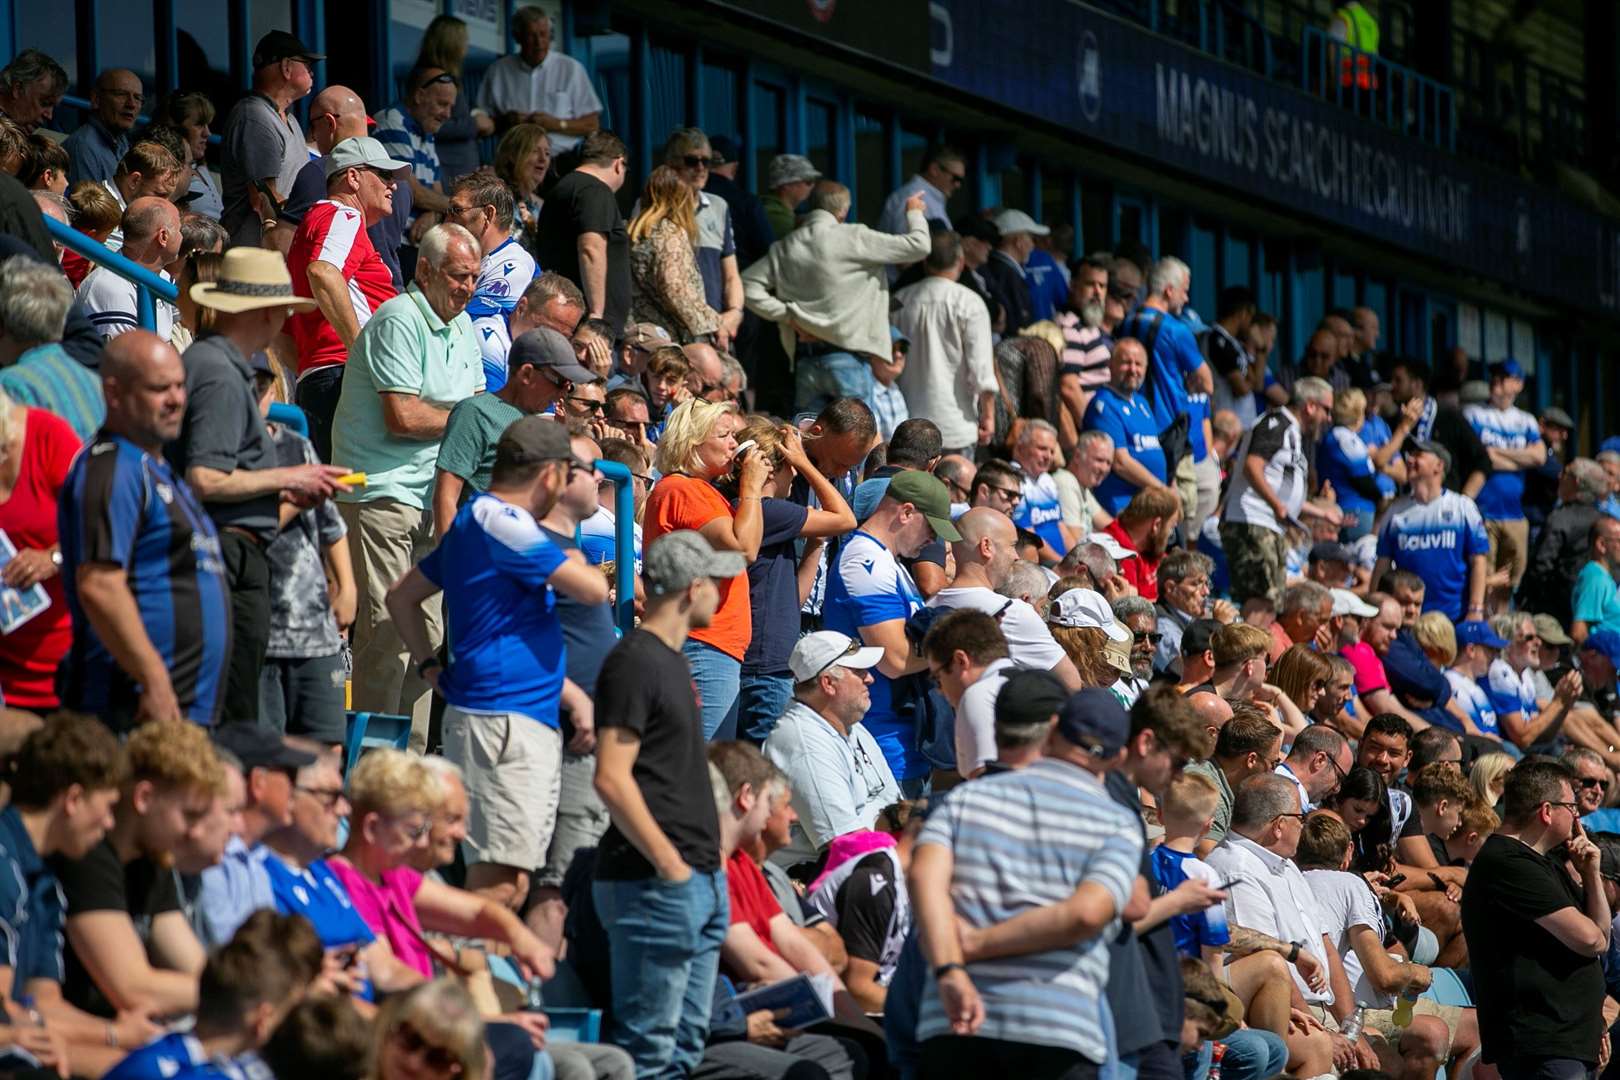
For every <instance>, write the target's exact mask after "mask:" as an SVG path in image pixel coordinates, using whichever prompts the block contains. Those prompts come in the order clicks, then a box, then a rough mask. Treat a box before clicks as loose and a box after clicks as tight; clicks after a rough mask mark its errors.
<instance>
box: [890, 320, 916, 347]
mask: <svg viewBox="0 0 1620 1080" xmlns="http://www.w3.org/2000/svg"><path fill="white" fill-rule="evenodd" d="M889 340H890V341H903V342H905V343H906V344H907V345H910V344H911V339H910V338H908V337H906V332H905V331H904V330H902V329H900V328H899V327H898V326H896V325H894V324H893V323H890V324H889Z"/></svg>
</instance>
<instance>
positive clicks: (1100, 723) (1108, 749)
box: [1057, 686, 1131, 757]
mask: <svg viewBox="0 0 1620 1080" xmlns="http://www.w3.org/2000/svg"><path fill="white" fill-rule="evenodd" d="M1057 733H1058V734H1059V735H1061V736H1062V737H1063V738H1064V739H1066V740H1068V741H1069V742H1071V743H1074V745H1076V746H1078V747H1080V748H1082V749H1084V750H1088V751H1090V752H1091V753H1092V754H1093V755H1094V756H1096V757H1112V756H1113V755H1115V754H1117V753H1119V751H1120V750H1121V749H1123V748H1124V746H1125V744H1126V743H1127V742H1128V741H1130V737H1131V718H1130V717H1129V716H1127V715H1126V713H1125V706H1123V705H1121V704H1120V703H1119V699H1118V698H1117V697H1115V696H1114V695H1113V693H1112V692H1111V691H1108V690H1104V689H1103V688H1101V687H1097V686H1088V687H1087V688H1086V689H1084V690H1076V691H1075V692H1074V693H1072V694H1070V695H1069V699H1068V700H1067V701H1065V702H1064V703H1063V708H1061V709H1059V710H1058V722H1057Z"/></svg>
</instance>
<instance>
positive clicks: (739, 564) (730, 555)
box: [518, 420, 748, 596]
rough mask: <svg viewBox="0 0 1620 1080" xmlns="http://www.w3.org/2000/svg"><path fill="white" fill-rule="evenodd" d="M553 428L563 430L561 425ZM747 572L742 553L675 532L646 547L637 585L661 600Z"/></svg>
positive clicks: (696, 535)
mask: <svg viewBox="0 0 1620 1080" xmlns="http://www.w3.org/2000/svg"><path fill="white" fill-rule="evenodd" d="M518 423H522V421H521V420H520V421H518ZM553 426H554V427H556V428H558V429H559V430H564V429H563V427H562V425H561V424H553ZM747 569H748V560H747V559H746V558H744V557H743V553H742V552H740V551H716V550H714V548H713V546H711V545H710V543H709V542H708V541H707V540H705V539H704V538H703V536H702V535H701V534H699V533H696V532H693V531H692V530H691V529H679V530H677V531H675V532H672V533H665V534H664V535H663V536H660V537H659V538H658V539H657V540H654V541H653V542H652V543H651V544H649V545H647V550H646V552H645V553H644V554H643V555H642V558H641V581H642V584H643V585H645V586H646V589H647V592H648V593H650V594H651V595H653V596H664V595H666V594H668V593H673V592H680V591H681V590H682V589H684V588H686V587H687V586H688V585H690V584H692V582H694V581H696V580H697V579H698V578H718V579H721V580H729V579H731V578H734V577H736V576H737V575H738V574H740V573H742V572H743V571H744V570H747Z"/></svg>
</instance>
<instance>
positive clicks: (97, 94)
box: [62, 68, 146, 183]
mask: <svg viewBox="0 0 1620 1080" xmlns="http://www.w3.org/2000/svg"><path fill="white" fill-rule="evenodd" d="M145 101H146V94H145V91H144V88H143V87H142V86H141V77H140V76H139V75H137V74H135V73H134V72H133V71H130V70H128V69H127V68H106V69H104V70H103V71H102V72H101V73H100V74H99V75H97V76H96V81H95V82H94V83H92V84H91V86H90V112H89V114H88V115H87V116H86V117H85V121H84V123H82V124H80V125H79V126H78V128H77V129H76V130H75V131H74V132H73V134H71V135H69V136H68V137H67V141H66V142H64V143H63V144H62V148H63V149H64V150H66V151H67V154H68V162H69V164H68V179H70V180H72V181H73V182H75V183H77V182H78V181H80V180H111V179H112V174H113V173H114V172H116V171H117V170H118V162H119V159H121V158H122V157H123V156H124V154H125V152H126V151H128V150H129V133H130V131H131V130H132V129H133V128H134V127H135V123H136V121H138V120H139V119H140V118H141V105H142V104H143V103H144V102H145Z"/></svg>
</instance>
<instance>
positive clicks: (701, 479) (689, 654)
mask: <svg viewBox="0 0 1620 1080" xmlns="http://www.w3.org/2000/svg"><path fill="white" fill-rule="evenodd" d="M741 426H742V418H741V417H740V416H738V415H737V407H736V406H735V405H732V404H731V403H730V402H713V401H704V400H702V399H701V398H694V399H692V400H690V401H687V402H684V403H682V404H681V405H680V406H679V407H678V408H677V409H676V410H675V411H674V412H673V413H671V414H670V416H669V420H668V422H667V423H666V424H665V425H664V433H663V435H662V436H660V437H659V440H658V457H657V459H656V460H655V462H654V464H655V465H656V466H657V467H658V471H659V472H661V473H663V474H664V475H663V477H662V478H661V479H660V480H659V481H658V483H656V484H654V485H653V489H652V492H651V493H650V494H649V495H648V496H647V504H646V507H645V508H644V510H643V512H642V521H641V528H642V546H643V548H644V549H645V548H650V547H652V545H653V544H654V543H656V542H657V541H658V538H659V537H660V536H663V535H664V534H665V533H669V532H675V531H676V530H679V529H692V530H694V531H696V532H699V533H701V534H702V535H703V538H704V539H705V540H707V541H708V542H709V543H710V544H711V545H712V546H713V547H715V548H716V549H723V550H727V551H740V552H742V553H743V555H744V556H746V557H747V559H748V561H749V562H753V561H754V560H755V559H756V558H758V557H759V544H760V540H761V538H762V536H763V529H764V524H765V521H764V517H763V515H762V512H761V509H760V490H761V489H762V488H763V487H764V485H765V478H766V474H767V473H768V471H769V465H768V463H767V462H766V461H765V459H764V456H763V455H760V454H751V453H750V454H744V455H743V457H742V459H741V461H740V462H738V461H736V458H737V429H738V428H740V427H741ZM734 465H735V467H736V469H737V491H738V496H737V509H736V511H735V513H734V512H733V511H732V509H731V504H730V503H729V502H727V501H726V497H725V496H724V495H722V494H720V492H719V491H718V490H716V489H715V486H714V481H715V480H717V479H719V478H720V477H722V476H725V475H726V474H727V473H729V472H731V470H732V468H733V466H734ZM715 584H716V585H718V586H719V587H720V607H719V610H717V611H716V612H715V613H714V618H713V619H712V620H710V622H709V625H708V626H703V627H696V628H694V629H693V630H692V633H691V635H690V636H688V637H687V639H686V645H685V647H684V648H683V650H682V651H683V652H684V653H685V654H686V659H687V662H688V663H690V664H691V665H692V683H693V685H694V686H695V687H696V688H697V692H698V695H699V698H700V701H699V704H700V705H701V707H702V709H703V737H704V738H706V739H713V738H717V737H718V738H725V739H729V738H734V737H735V728H736V723H737V720H736V714H737V688H738V685H739V683H740V680H741V676H742V659H743V653H745V652H746V651H747V650H748V639H749V638H750V637H752V636H753V619H752V616H751V614H750V611H749V606H748V575H747V574H746V573H742V574H738V575H737V576H736V577H734V578H732V579H730V580H729V581H717V582H715ZM728 728H729V729H731V730H726V729H728Z"/></svg>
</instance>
